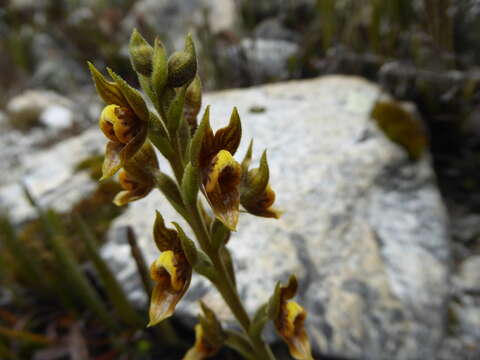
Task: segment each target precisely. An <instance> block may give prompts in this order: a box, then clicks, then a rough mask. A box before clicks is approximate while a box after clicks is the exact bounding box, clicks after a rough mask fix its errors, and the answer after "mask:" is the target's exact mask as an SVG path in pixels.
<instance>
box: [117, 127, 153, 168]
mask: <svg viewBox="0 0 480 360" xmlns="http://www.w3.org/2000/svg"><path fill="white" fill-rule="evenodd" d="M147 132H148V131H147V127H146V126H144V127H142V128H141V129H140V131H139V132H138V134H137V135H136V136H135V137H134V138H133V139H132V140H131V141H130V142H129V143H128V144H126V145H124V146H123V148H122V151H121V152H120V159H121V161H122V165H123V164H125V163H126V162H127V161H128V160H130V159H131V158H133V156H134V155H135V154H136V153H137V152H138V151H139V150H140V149H141V148H142V146H143V144H144V143H145V140H146V139H147Z"/></svg>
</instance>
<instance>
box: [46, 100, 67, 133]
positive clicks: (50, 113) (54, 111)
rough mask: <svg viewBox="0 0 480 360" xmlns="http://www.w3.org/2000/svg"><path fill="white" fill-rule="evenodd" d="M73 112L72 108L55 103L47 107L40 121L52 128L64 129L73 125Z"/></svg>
mask: <svg viewBox="0 0 480 360" xmlns="http://www.w3.org/2000/svg"><path fill="white" fill-rule="evenodd" d="M73 118H74V117H73V112H72V110H71V109H69V108H67V107H65V106H60V105H53V106H49V107H47V108H46V109H45V110H44V111H43V112H42V113H41V115H40V122H41V123H42V124H43V125H45V126H47V127H50V128H53V129H57V130H63V129H68V128H70V127H72V125H73V123H74V121H73Z"/></svg>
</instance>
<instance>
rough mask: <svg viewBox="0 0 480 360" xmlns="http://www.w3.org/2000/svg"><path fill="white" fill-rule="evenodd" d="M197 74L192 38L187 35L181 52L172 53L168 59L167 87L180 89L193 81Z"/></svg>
mask: <svg viewBox="0 0 480 360" xmlns="http://www.w3.org/2000/svg"><path fill="white" fill-rule="evenodd" d="M196 73H197V56H196V54H195V45H194V44H193V40H192V37H191V36H190V35H187V38H186V39H185V48H184V50H183V51H177V52H174V53H173V54H172V55H171V56H170V58H169V59H168V85H169V86H170V87H180V86H183V85H185V84H187V83H189V82H190V81H192V80H193V78H194V77H195V74H196Z"/></svg>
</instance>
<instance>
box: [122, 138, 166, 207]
mask: <svg viewBox="0 0 480 360" xmlns="http://www.w3.org/2000/svg"><path fill="white" fill-rule="evenodd" d="M157 171H158V161H157V156H156V155H155V151H154V150H153V147H152V145H151V144H150V142H149V141H146V142H145V143H144V144H143V146H142V148H141V149H140V150H138V151H137V152H136V154H135V155H134V156H133V157H132V158H131V159H129V160H128V161H127V162H126V163H125V165H124V169H123V170H122V171H121V172H120V175H119V176H118V180H119V182H120V185H121V186H122V188H123V189H124V190H123V191H120V192H119V193H118V194H117V195H116V196H115V198H114V199H113V203H114V204H115V205H117V206H122V205H125V204H127V203H129V202H132V201H135V200H139V199H141V198H144V197H145V196H147V195H148V194H149V193H150V191H152V189H153V188H154V187H155V173H156V172H157Z"/></svg>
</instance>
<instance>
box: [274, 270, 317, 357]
mask: <svg viewBox="0 0 480 360" xmlns="http://www.w3.org/2000/svg"><path fill="white" fill-rule="evenodd" d="M297 286H298V285H297V280H296V278H295V277H294V276H292V277H291V278H290V280H289V282H288V284H287V286H280V288H279V290H278V291H276V294H275V295H274V296H277V299H276V302H277V305H278V308H277V311H276V314H275V316H274V324H275V328H276V329H277V331H278V333H279V334H280V336H281V337H282V339H283V340H284V341H285V342H286V343H287V345H288V349H289V351H290V355H292V356H293V357H294V358H295V359H298V360H313V357H312V350H311V346H310V342H309V340H308V335H307V331H306V330H305V319H306V317H307V312H306V311H305V309H304V308H303V307H301V306H300V305H299V304H298V303H296V302H295V301H292V300H290V299H291V298H293V297H294V296H295V294H296V292H297Z"/></svg>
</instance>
